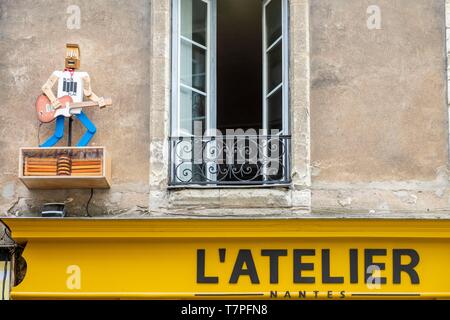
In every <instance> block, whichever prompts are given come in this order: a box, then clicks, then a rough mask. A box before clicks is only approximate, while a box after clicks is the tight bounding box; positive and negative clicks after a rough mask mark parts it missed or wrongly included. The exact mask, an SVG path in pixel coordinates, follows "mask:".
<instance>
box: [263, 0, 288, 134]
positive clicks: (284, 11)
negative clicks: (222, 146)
mask: <svg viewBox="0 0 450 320" xmlns="http://www.w3.org/2000/svg"><path fill="white" fill-rule="evenodd" d="M272 1H273V0H264V2H263V18H262V33H263V47H262V50H263V91H262V92H263V106H262V108H263V129H265V130H267V129H268V127H269V123H268V121H269V120H268V106H267V99H268V98H269V97H270V96H271V95H272V94H274V93H275V92H277V91H278V90H279V88H280V86H281V87H282V99H283V102H282V130H281V131H280V132H279V135H289V134H290V123H289V1H288V0H281V29H282V30H281V36H280V37H279V38H278V39H277V40H275V41H274V42H273V43H272V44H271V45H270V46H269V47H268V45H267V33H266V31H267V30H266V8H267V6H268V5H269V4H270V3H271V2H272ZM279 41H282V63H283V65H282V82H281V84H279V85H278V86H277V87H276V88H274V89H272V91H271V92H267V91H268V90H267V88H268V84H267V82H268V62H267V60H268V59H267V56H268V53H269V52H270V51H271V49H273V48H274V47H275V45H276V44H278V43H279ZM267 133H268V134H270V132H268V131H267Z"/></svg>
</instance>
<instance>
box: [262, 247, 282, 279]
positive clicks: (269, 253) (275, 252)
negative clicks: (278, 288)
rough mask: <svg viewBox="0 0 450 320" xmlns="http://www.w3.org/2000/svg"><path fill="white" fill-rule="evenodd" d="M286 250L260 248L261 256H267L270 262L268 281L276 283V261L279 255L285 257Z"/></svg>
mask: <svg viewBox="0 0 450 320" xmlns="http://www.w3.org/2000/svg"><path fill="white" fill-rule="evenodd" d="M287 254H288V252H287V250H269V249H262V250H261V255H262V256H263V257H269V258H270V260H269V263H270V283H278V269H279V268H278V262H279V259H278V258H279V257H285V256H287Z"/></svg>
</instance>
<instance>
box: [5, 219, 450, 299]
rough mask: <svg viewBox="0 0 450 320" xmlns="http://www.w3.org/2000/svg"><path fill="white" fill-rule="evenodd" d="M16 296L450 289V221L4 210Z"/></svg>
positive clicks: (309, 294) (408, 293)
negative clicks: (15, 256) (16, 260)
mask: <svg viewBox="0 0 450 320" xmlns="http://www.w3.org/2000/svg"><path fill="white" fill-rule="evenodd" d="M4 221H5V222H6V223H7V224H8V225H9V226H10V227H11V229H12V232H13V237H14V238H15V239H16V240H18V241H20V242H21V243H26V248H25V251H24V253H23V255H24V258H25V259H26V261H27V266H28V267H27V273H26V276H25V279H24V280H23V282H22V283H21V284H19V285H18V286H17V287H15V288H13V290H12V298H14V299H21V298H93V297H95V298H124V299H127V298H149V299H151V298H158V299H161V298H163V299H164V298H170V299H173V298H193V299H195V298H200V299H205V298H208V299H221V298H222V299H230V298H233V299H254V298H260V299H361V298H415V299H424V298H447V299H449V298H450V272H449V270H450V268H449V264H450V221H442V220H421V221H419V220H323V219H321V220H313V219H299V220H256V221H255V220H75V219H74V220H70V219H61V220H42V219H34V220H33V219H4Z"/></svg>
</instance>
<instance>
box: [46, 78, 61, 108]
mask: <svg viewBox="0 0 450 320" xmlns="http://www.w3.org/2000/svg"><path fill="white" fill-rule="evenodd" d="M56 81H58V76H57V75H56V74H54V73H52V75H51V76H50V78H48V80H47V82H46V83H45V84H44V85H43V86H42V92H43V93H44V94H45V95H46V96H47V98H48V99H49V100H50V102H51V103H52V106H53V107H54V108H55V109H56V108H58V107H60V106H61V103H60V102H59V101H58V99H56V97H55V94H54V93H53V86H54V85H55V83H56Z"/></svg>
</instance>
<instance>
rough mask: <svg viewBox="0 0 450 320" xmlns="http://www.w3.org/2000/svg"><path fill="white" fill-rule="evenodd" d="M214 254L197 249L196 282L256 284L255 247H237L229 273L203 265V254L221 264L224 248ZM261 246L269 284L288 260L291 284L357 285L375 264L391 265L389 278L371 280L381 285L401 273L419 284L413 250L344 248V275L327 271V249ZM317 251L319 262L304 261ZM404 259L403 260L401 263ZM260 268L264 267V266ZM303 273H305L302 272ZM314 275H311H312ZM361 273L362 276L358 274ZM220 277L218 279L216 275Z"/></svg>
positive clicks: (371, 277)
mask: <svg viewBox="0 0 450 320" xmlns="http://www.w3.org/2000/svg"><path fill="white" fill-rule="evenodd" d="M218 251H219V252H218V254H214V251H208V253H207V252H206V249H198V250H197V283H210V284H214V283H219V280H221V281H224V279H223V277H225V281H228V283H230V284H234V283H238V282H239V280H240V278H241V277H249V279H250V281H251V283H252V284H259V283H260V272H261V271H262V269H261V268H262V266H259V269H257V267H256V264H255V260H254V258H253V257H254V254H256V252H257V251H256V250H253V251H252V250H251V249H240V250H239V251H238V253H237V256H235V258H234V257H233V259H232V261H231V262H232V263H233V269H232V272H231V274H230V275H229V276H226V275H225V276H224V275H222V276H219V275H217V274H214V273H215V272H214V270H210V269H208V268H207V265H206V254H208V255H211V257H209V258H210V259H211V258H214V256H216V257H217V258H218V259H219V261H220V262H221V263H225V257H226V249H223V248H222V249H219V250H218ZM317 251H318V252H316V250H315V249H293V250H287V249H262V250H260V251H259V250H258V252H257V254H259V255H260V256H262V257H266V258H267V266H268V267H269V275H270V277H269V278H270V284H277V283H279V270H280V263H281V260H283V263H288V261H289V260H290V262H289V263H290V264H291V266H292V280H293V283H295V284H297V283H298V284H315V283H322V284H340V283H341V284H343V283H344V281H345V280H347V279H348V280H349V282H350V283H352V284H357V283H359V282H360V281H364V283H370V282H371V281H374V274H373V273H371V272H368V270H371V266H375V267H376V268H377V269H378V270H386V269H387V268H392V269H391V270H392V279H387V278H386V277H383V276H381V275H379V277H377V278H376V279H375V280H376V281H377V283H380V284H381V285H383V284H386V283H387V281H390V282H391V281H392V283H393V284H402V273H404V274H406V275H407V276H408V277H403V282H404V281H405V278H409V281H410V283H411V284H419V283H420V279H419V274H418V273H417V271H416V269H415V268H416V267H417V265H418V264H419V261H420V258H419V254H418V252H417V251H416V250H414V249H392V255H391V259H389V261H388V259H387V253H388V250H387V249H364V250H358V249H349V251H348V257H347V261H348V272H347V273H346V274H335V273H333V272H332V271H331V266H332V265H333V263H332V261H331V258H330V249H321V250H320V251H319V250H317ZM317 254H320V256H321V260H320V261H321V263H320V264H317V265H316V264H314V263H312V262H308V257H310V258H311V257H314V256H316V255H317ZM361 254H362V255H363V259H364V263H363V266H360V265H359V255H361ZM289 256H290V257H291V259H289V260H287V259H286V258H285V259H280V258H281V257H289ZM405 261H406V262H405ZM335 264H336V262H335ZM264 270H266V269H265V268H264ZM305 272H308V274H307V275H306V274H305ZM314 275H315V276H314ZM361 275H362V277H361ZM220 277H222V278H220Z"/></svg>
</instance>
